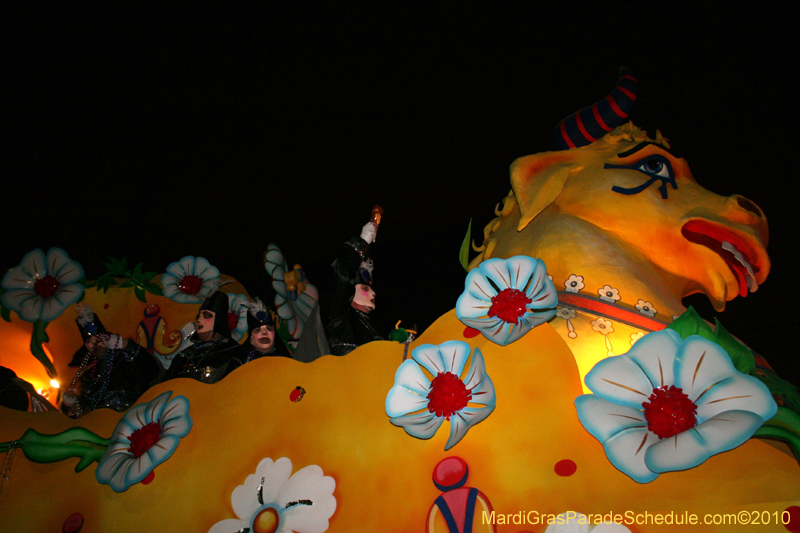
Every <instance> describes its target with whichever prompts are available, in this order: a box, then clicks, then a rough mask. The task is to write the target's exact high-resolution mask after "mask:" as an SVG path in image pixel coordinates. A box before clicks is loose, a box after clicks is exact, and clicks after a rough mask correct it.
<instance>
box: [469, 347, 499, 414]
mask: <svg viewBox="0 0 800 533" xmlns="http://www.w3.org/2000/svg"><path fill="white" fill-rule="evenodd" d="M464 386H465V387H466V388H467V390H468V391H470V393H471V394H472V400H470V403H477V404H481V405H486V406H489V407H491V408H492V409H494V406H495V403H496V401H497V397H496V396H495V391H494V384H493V383H492V379H491V378H490V377H489V375H488V374H487V373H486V362H485V361H484V359H483V353H481V351H480V350H479V349H478V348H475V350H473V353H472V363H470V365H469V370H468V371H467V374H466V376H465V377H464ZM487 416H488V415H487ZM484 418H485V417H484ZM475 423H476V424H477V422H475Z"/></svg>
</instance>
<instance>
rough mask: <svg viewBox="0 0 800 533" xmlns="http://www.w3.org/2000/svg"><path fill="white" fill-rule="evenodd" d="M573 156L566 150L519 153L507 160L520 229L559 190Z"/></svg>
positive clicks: (556, 194) (547, 203)
mask: <svg viewBox="0 0 800 533" xmlns="http://www.w3.org/2000/svg"><path fill="white" fill-rule="evenodd" d="M572 163H573V157H572V154H571V153H570V151H569V150H562V151H558V152H542V153H539V154H533V155H527V156H525V157H520V158H519V159H517V160H516V161H514V162H513V163H512V164H511V187H512V188H513V189H514V196H516V198H517V205H518V206H519V210H520V214H521V217H520V220H519V225H518V226H517V231H522V230H523V229H525V227H526V226H527V225H528V224H529V223H530V221H531V220H533V219H534V218H535V217H536V215H538V214H539V213H541V212H542V211H544V209H545V208H546V207H547V206H548V205H550V204H551V203H552V202H553V200H555V199H556V197H557V196H558V195H559V194H560V193H561V189H562V187H564V182H565V181H566V180H567V176H569V171H570V167H571V166H572Z"/></svg>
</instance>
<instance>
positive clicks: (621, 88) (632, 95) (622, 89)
mask: <svg viewBox="0 0 800 533" xmlns="http://www.w3.org/2000/svg"><path fill="white" fill-rule="evenodd" d="M617 89H619V90H620V91H622V92H623V93H624V94H625V96H627V97H628V98H630V99H631V100H633V101H634V102H635V101H636V93H632V92H630V91H629V90H628V89H626V88H625V87H619V86H618V87H617Z"/></svg>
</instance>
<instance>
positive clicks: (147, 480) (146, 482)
mask: <svg viewBox="0 0 800 533" xmlns="http://www.w3.org/2000/svg"><path fill="white" fill-rule="evenodd" d="M155 477H156V472H155V470H151V471H150V473H149V474H147V477H146V478H144V479H143V480H142V485H149V484H150V482H151V481H153V478H155Z"/></svg>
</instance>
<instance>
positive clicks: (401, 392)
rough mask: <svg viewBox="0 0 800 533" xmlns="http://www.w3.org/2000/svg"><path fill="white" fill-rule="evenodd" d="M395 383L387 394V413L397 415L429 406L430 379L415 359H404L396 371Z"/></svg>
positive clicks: (391, 415) (392, 415)
mask: <svg viewBox="0 0 800 533" xmlns="http://www.w3.org/2000/svg"><path fill="white" fill-rule="evenodd" d="M394 380H395V384H394V386H393V387H392V388H391V389H389V394H387V395H386V406H385V407H386V414H387V415H388V416H389V417H397V416H403V415H407V414H409V413H415V412H417V411H419V410H420V409H425V408H426V407H427V406H428V398H427V396H428V393H429V392H430V381H429V380H428V378H427V376H425V374H424V373H423V372H422V369H420V367H419V365H418V364H417V363H415V362H414V361H403V364H401V365H400V367H399V368H398V369H397V372H396V373H395V378H394Z"/></svg>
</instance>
